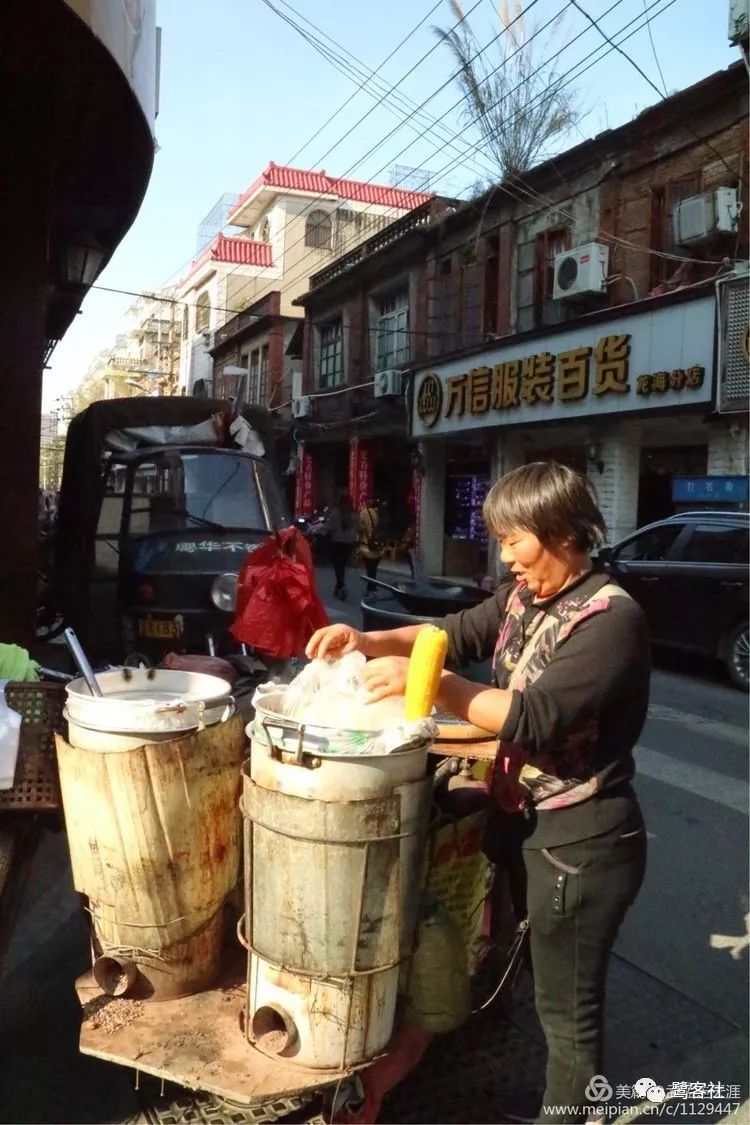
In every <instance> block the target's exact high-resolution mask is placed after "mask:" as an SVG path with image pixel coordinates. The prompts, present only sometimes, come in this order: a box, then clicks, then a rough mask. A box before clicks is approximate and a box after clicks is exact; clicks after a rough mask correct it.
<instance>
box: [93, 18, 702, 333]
mask: <svg viewBox="0 0 750 1125" xmlns="http://www.w3.org/2000/svg"><path fill="white" fill-rule="evenodd" d="M674 2H675V0H670V3H669V4H667V5H665V6H664V7H663V8H662V9H661V10H660V11H659V12H658V13H657V14H659V15H660V14H662V12H663V11H665V10H666V8H667V7H670V6H671V4H672V3H674ZM614 6H616V5H613V7H614ZM654 6H655V4H653V5H652V7H654ZM610 10H612V9H610ZM648 11H649V9H646V16H647V18H648ZM633 22H635V21H634V20H631V21H630V22H629V23H628V24H626V25H624V27H623V28H621V29H620V31H622V30H625V29H626V28H627V27H629V26H630V24H632V23H633ZM642 26H643V25H641V27H642ZM641 27H639V28H636V29H635V31H633V32H632V33H631V35H633V34H635V33H636V32H637V31H638V30H641ZM630 37H631V36H630V35H629V36H627V37H626V38H630ZM576 38H580V35H579V36H577V37H576ZM573 41H575V40H571V42H573ZM624 41H625V39H623V40H622V42H624ZM610 42H611V41H610ZM567 46H570V43H568V44H567V45H566V47H564V48H563V50H565V49H566V48H567ZM611 49H617V44H614V43H611ZM560 53H561V52H558V55H559V54H560ZM594 53H595V52H591V53H590V54H589V56H586V57H585V58H584V59H582V60H579V62H578V63H576V64H574V66H573V67H572V68H571V70H570V71H569V72H568V74H570V73H571V72H572V71H574V70H576V69H577V68H578V67H579V66H580V65H581V64H582V63H583V62H585V61H587V59H588V58H591V56H592V54H594ZM608 53H610V52H606V53H605V55H603V56H601V57H602V58H603V57H606V54H608ZM555 57H557V56H555ZM599 61H601V59H595V60H594V62H592V63H591V64H590V66H593V65H595V64H596V62H599ZM590 66H589V67H587V68H586V69H590ZM564 77H565V76H564ZM576 77H579V75H577V76H576ZM570 80H571V81H572V79H570ZM499 186H500V187H503V190H505V191H507V190H508V189H507V186H506V185H499ZM517 186H518V185H517ZM519 190H522V191H524V194H526V196H527V197H529V198H532V199H533V198H534V197H535V196H536V198H538V199H539V200H541V201H542V202H543V203H544V197H543V196H541V195H539V194H538V193H534V192H533V190H532V191H529V190H528V189H523V188H519ZM582 190H583V189H582ZM509 194H512V193H510V192H509ZM515 198H518V197H517V196H516V197H515ZM518 201H519V202H523V201H522V200H518ZM548 202H549V205H550V206H551V207H554V208H555V209H556V210H558V212H560V213H562V214H566V212H565V211H564V209H563V207H562V206H561V205H559V204H557V203H555V201H553V200H549V199H548ZM567 214H568V215H569V217H570V218H571V219H572V218H573V216H572V215H570V213H569V212H568V213H567ZM602 234H603V235H605V236H607V237H610V238H611V239H612V240H614V241H617V242H620V243H622V244H623V245H626V246H628V247H631V248H632V249H634V250H637V251H640V252H646V253H649V254H653V255H655V256H657V257H662V258H670V259H674V260H676V261H680V262H685V261H693V262H696V263H699V264H706V263H705V262H704V261H703V260H701V259H686V258H683V257H680V256H677V255H669V254H666V253H664V252H661V251H654V250H651V249H650V248H648V247H641V246H637V245H636V244H634V243H630V242H628V240H625V239H617V238H616V236H614V235H608V232H602ZM472 238H473V236H472ZM470 240H471V239H467V240H466V243H468V242H469V241H470ZM231 272H234V271H230V273H231ZM228 276H230V274H227V277H228ZM95 288H99V289H103V290H107V287H105V286H95ZM109 291H113V292H122V293H125V294H126V295H131V296H136V297H137V296H141V295H142V294H139V293H135V292H133V291H128V290H115V289H110V290H109ZM155 299H157V300H160V301H165V302H168V303H169V302H171V303H173V304H181V305H183V306H185V305H188V304H189V303H190V302H187V301H185V300H182V299H174V298H173V299H170V298H163V297H159V298H155ZM257 299H260V297H259V298H257ZM210 307H211V308H212V309H214V310H215V311H220V312H227V313H230V314H232V315H235V314H236V313H238V312H240V311H244V310H239V309H231V308H226V307H222V306H210ZM372 331H377V329H373V330H372ZM409 334H410V335H435V336H442V335H444V333H418V332H416V331H412V332H410V333H409ZM481 338H483V337H481ZM478 339H479V337H478Z"/></svg>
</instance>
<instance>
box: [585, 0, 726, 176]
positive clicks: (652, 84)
mask: <svg viewBox="0 0 750 1125" xmlns="http://www.w3.org/2000/svg"><path fill="white" fill-rule="evenodd" d="M570 2H571V4H572V5H573V7H574V8H575V9H576V10H577V11H579V12H580V13H581V15H582V16H585V17H586V19H587V20H588V21H589V23H590V24H591V26H592V27H595V28H596V30H597V31H598V32H599V34H600V35H601V37H602V39H605V40H606V41H607V43H609V44H610V45H611V46H612V47H614V49H615V50H616V51H618V52H619V53H620V54H621V55H622V57H623V58H624V59H627V61H628V62H629V63H630V65H631V66H633V67H635V69H636V70H637V71H638V73H639V74H640V76H641V78H643V79H644V81H645V82H648V84H649V86H650V87H651V89H652V90H655V91H656V93H657V94H658V95H659V97H660V98H661V99H662V101H666V100H667V97H666V95H665V94H663V93H662V92H661V90H660V89H659V87H658V86H657V85H656V83H655V82H652V80H651V79H650V78H649V76H648V75H647V74H646V72H645V71H644V70H643V69H642V68H641V67H640V66H639V65H638V63H637V62H636V61H635V59H633V58H631V57H630V55H629V54H627V52H626V51H623V50H622V48H621V47H618V46H617V45H616V44H615V43H613V42H612V40H611V39H610V38H609V36H608V35H607V33H606V32H605V31H602V29H601V27H600V26H599V23H598V22H597V20H595V19H594V17H593V16H590V15H589V13H588V12H587V11H586V10H585V9H584V8H582V7H581V5H580V4H579V3H578V0H570ZM684 124H685V127H686V128H687V129H688V130H689V132H690V133H692V135H693V136H694V137H695V139H696V140H697V141H700V142H701V144H704V145H705V146H706V148H708V149H709V150H710V151H711V152H712V153H713V154H714V156H715V157H716V159H717V160H720V161H721V163H722V164H723V165H724V167H725V168H726V169H727V171H728V172H729V173H730V175H731V176H732V177H734V176H736V172H735V170H734V168H730V167H729V165H728V164H727V162H726V160H725V159H724V157H723V156H722V155H721V153H720V152H717V151H716V149H715V148H714V147H713V145H712V144H710V142H709V141H707V140H706V138H705V137H702V136H701V135H700V134H699V133H697V132H696V131H695V129H693V127H692V125H691V124H690V120H689V119H688V118H686V119H685V122H684Z"/></svg>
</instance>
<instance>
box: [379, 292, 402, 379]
mask: <svg viewBox="0 0 750 1125" xmlns="http://www.w3.org/2000/svg"><path fill="white" fill-rule="evenodd" d="M379 312H380V315H379V316H378V325H377V347H376V355H375V370H376V371H388V370H390V369H391V368H393V367H401V366H402V365H403V364H405V363H408V362H409V290H408V289H401V290H399V291H398V292H396V293H392V294H390V295H389V296H388V297H384V298H383V299H382V300H381V301H380V307H379Z"/></svg>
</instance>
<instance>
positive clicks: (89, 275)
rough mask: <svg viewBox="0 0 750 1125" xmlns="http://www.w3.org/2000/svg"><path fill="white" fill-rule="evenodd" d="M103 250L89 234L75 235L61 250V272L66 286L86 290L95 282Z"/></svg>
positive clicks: (102, 258) (102, 259) (100, 265)
mask: <svg viewBox="0 0 750 1125" xmlns="http://www.w3.org/2000/svg"><path fill="white" fill-rule="evenodd" d="M103 261H104V250H103V249H102V247H101V246H100V244H99V243H98V242H97V241H96V239H95V238H93V237H92V236H91V235H89V234H77V235H76V236H75V237H74V238H73V239H72V240H71V241H70V242H69V243H67V245H66V246H65V247H64V249H63V255H62V272H63V278H64V280H65V281H66V282H67V284H68V285H70V286H74V287H75V288H77V289H79V288H82V289H88V287H89V286H90V285H93V283H94V282H95V281H96V279H97V277H98V275H99V270H100V269H101V267H102V262H103Z"/></svg>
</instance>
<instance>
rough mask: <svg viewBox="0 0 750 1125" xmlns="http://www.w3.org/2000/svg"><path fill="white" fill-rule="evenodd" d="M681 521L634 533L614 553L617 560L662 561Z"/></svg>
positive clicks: (678, 529) (679, 529)
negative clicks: (633, 536) (631, 537)
mask: <svg viewBox="0 0 750 1125" xmlns="http://www.w3.org/2000/svg"><path fill="white" fill-rule="evenodd" d="M682 526H683V525H682V524H681V523H674V524H664V525H663V526H662V527H653V528H651V530H650V531H644V532H643V534H641V535H636V536H635V538H634V539H631V540H630V542H629V543H626V544H625V545H624V546H623V547H622V548H621V549H620V550H619V551H618V552H617V554H616V555H615V558H616V559H617V561H618V562H663V561H664V559H666V557H667V555H668V554H669V551H670V548H671V547H672V544H673V543H674V541H675V539H676V538H677V536H678V535H679V534H680V532H681V531H682Z"/></svg>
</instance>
